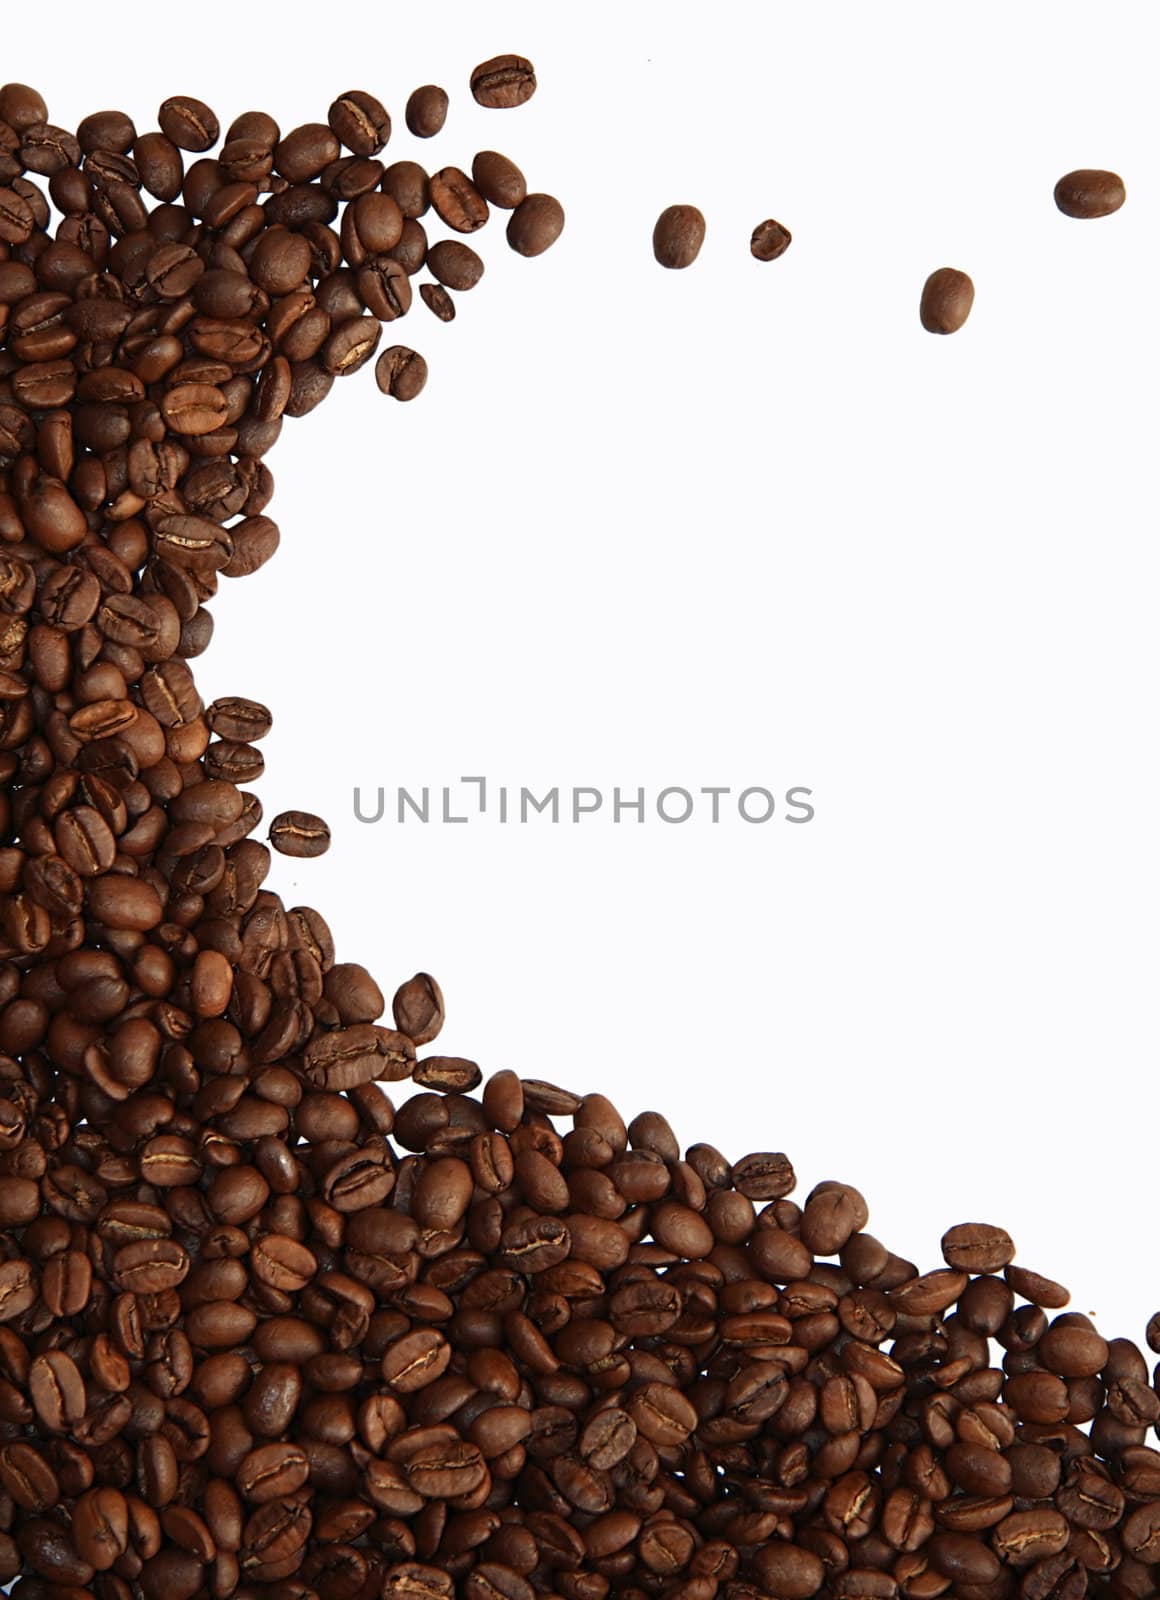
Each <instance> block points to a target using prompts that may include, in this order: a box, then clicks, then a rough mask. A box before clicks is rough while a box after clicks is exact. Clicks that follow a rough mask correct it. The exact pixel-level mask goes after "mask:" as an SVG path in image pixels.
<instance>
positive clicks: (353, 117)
mask: <svg viewBox="0 0 1160 1600" xmlns="http://www.w3.org/2000/svg"><path fill="white" fill-rule="evenodd" d="M327 120H328V121H329V123H330V126H331V129H332V130H333V131H334V133H335V134H336V135H337V136H338V138H339V139H341V140H342V142H343V144H344V145H345V146H346V148H347V149H348V150H350V151H351V152H352V153H353V154H354V155H356V156H377V155H378V153H379V151H380V150H382V149H384V148H385V146H386V144H387V142H388V140H389V139H390V137H391V119H390V117H389V116H388V114H387V111H386V108H385V107H384V106H383V104H382V102H381V101H380V100H377V99H376V98H375V96H374V95H372V94H368V93H367V92H366V90H365V89H348V90H347V92H346V93H345V94H342V95H339V97H338V99H337V100H336V101H335V102H334V104H333V105H332V106H331V108H330V111H329V114H328V118H327Z"/></svg>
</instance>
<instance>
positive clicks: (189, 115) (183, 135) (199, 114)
mask: <svg viewBox="0 0 1160 1600" xmlns="http://www.w3.org/2000/svg"><path fill="white" fill-rule="evenodd" d="M157 121H158V124H159V126H160V128H161V131H162V133H163V134H164V135H165V137H166V138H167V139H169V140H171V141H172V142H173V143H174V144H175V145H176V146H177V147H178V149H179V150H193V151H202V150H211V149H212V148H213V146H214V145H215V144H216V143H217V142H218V138H219V136H220V134H221V128H220V126H219V123H218V119H217V118H216V117H215V116H214V114H213V112H212V111H211V110H210V108H209V107H208V106H207V105H206V104H205V102H204V101H202V100H197V99H195V98H194V97H193V96H192V95H185V94H180V95H173V96H172V97H171V98H170V99H168V100H166V101H164V102H163V103H162V106H161V109H160V111H158V113H157Z"/></svg>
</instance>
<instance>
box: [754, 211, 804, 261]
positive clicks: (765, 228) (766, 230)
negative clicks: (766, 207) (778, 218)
mask: <svg viewBox="0 0 1160 1600" xmlns="http://www.w3.org/2000/svg"><path fill="white" fill-rule="evenodd" d="M792 239H793V235H792V234H791V233H790V231H789V229H788V228H783V227H782V225H781V223H780V222H775V221H774V220H773V218H772V217H770V218H768V219H767V221H765V222H759V223H758V224H757V226H756V228H754V230H753V234H752V237H751V238H750V240H749V249H750V251H751V253H752V254H753V255H754V256H755V257H756V258H757V260H758V261H776V260H777V258H778V256H783V255H784V254H785V253H786V251H787V250H788V249H789V247H790V244H791V242H792Z"/></svg>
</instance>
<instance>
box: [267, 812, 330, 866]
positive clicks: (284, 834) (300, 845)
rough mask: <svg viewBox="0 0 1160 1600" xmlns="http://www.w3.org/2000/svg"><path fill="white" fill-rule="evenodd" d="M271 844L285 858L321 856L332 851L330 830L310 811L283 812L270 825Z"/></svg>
mask: <svg viewBox="0 0 1160 1600" xmlns="http://www.w3.org/2000/svg"><path fill="white" fill-rule="evenodd" d="M270 843H271V844H272V845H273V846H274V849H275V850H277V851H278V852H279V854H280V855H284V856H301V857H310V856H321V855H325V854H326V852H327V851H328V850H329V849H330V829H329V828H328V827H327V825H326V823H325V822H324V821H323V820H322V818H321V817H316V816H314V815H312V813H311V812H309V811H283V812H281V813H280V814H279V815H278V816H276V817H275V818H274V820H273V822H271V824H270Z"/></svg>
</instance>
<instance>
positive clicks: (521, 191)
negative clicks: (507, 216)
mask: <svg viewBox="0 0 1160 1600" xmlns="http://www.w3.org/2000/svg"><path fill="white" fill-rule="evenodd" d="M471 180H472V182H473V183H474V184H475V187H476V188H477V189H478V190H479V192H480V194H481V195H482V196H483V198H484V199H485V200H487V201H488V202H490V204H491V205H493V206H499V207H500V209H501V210H503V211H514V210H515V208H516V207H517V206H518V205H519V204H520V203H521V201H523V200H524V199H526V197H527V193H528V185H527V181H526V179H525V178H524V175H523V173H522V172H521V171H520V169H519V168H518V167H517V166H516V164H515V162H514V161H509V160H508V158H507V156H501V155H500V154H499V152H498V151H497V150H480V151H479V152H478V153H477V154H476V156H475V158H474V160H473V161H472V163H471Z"/></svg>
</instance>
